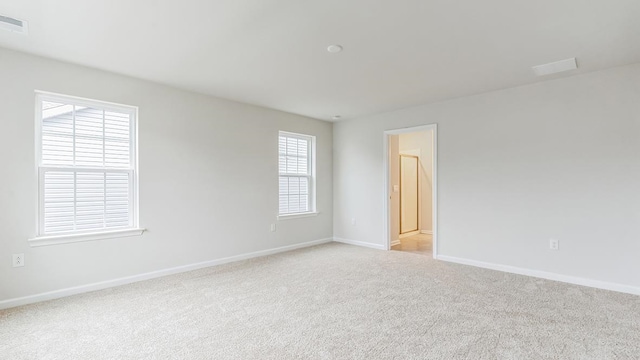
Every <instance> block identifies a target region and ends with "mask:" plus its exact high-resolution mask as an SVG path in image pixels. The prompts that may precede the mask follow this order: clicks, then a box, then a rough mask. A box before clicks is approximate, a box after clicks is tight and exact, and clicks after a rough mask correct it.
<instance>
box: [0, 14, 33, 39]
mask: <svg viewBox="0 0 640 360" xmlns="http://www.w3.org/2000/svg"><path fill="white" fill-rule="evenodd" d="M0 29H3V30H8V31H11V32H15V33H19V34H25V35H26V34H27V32H28V30H29V27H28V26H27V22H26V21H23V20H18V19H14V18H12V17H8V16H2V15H0Z"/></svg>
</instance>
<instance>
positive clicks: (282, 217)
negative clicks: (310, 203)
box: [278, 211, 320, 220]
mask: <svg viewBox="0 0 640 360" xmlns="http://www.w3.org/2000/svg"><path fill="white" fill-rule="evenodd" d="M318 214H320V213H319V212H317V211H314V212H306V213H299V214H291V215H278V220H290V219H299V218H306V217H312V216H318Z"/></svg>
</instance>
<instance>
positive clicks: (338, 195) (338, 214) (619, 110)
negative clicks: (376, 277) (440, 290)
mask: <svg viewBox="0 0 640 360" xmlns="http://www.w3.org/2000/svg"><path fill="white" fill-rule="evenodd" d="M432 123H437V124H438V166H439V167H438V176H439V178H438V184H439V187H438V201H439V204H438V206H439V214H438V227H439V238H438V241H439V242H438V246H439V253H440V254H442V255H448V256H453V257H459V258H466V259H472V260H477V261H484V262H488V263H496V264H504V265H511V266H516V267H521V268H526V269H536V270H540V271H546V272H552V273H557V274H564V275H570V276H576V277H582V278H587V279H595V280H601V281H608V282H615V283H620V284H627V285H631V286H640V275H639V274H640V261H638V254H640V240H639V239H640V64H636V65H630V66H625V67H618V68H612V69H609V70H605V71H600V72H593V73H588V74H585V75H580V76H574V77H568V78H561V79H556V80H551V81H546V82H541V83H537V84H534V85H529V86H523V87H518V88H511V89H506V90H502V91H496V92H491V93H486V94H482V95H477V96H472V97H466V98H460V99H455V100H451V101H446V102H441V103H436V104H430V105H424V106H419V107H413V108H408V109H403V110H399V111H394V112H389V113H384V114H380V115H376V116H370V117H365V118H360V119H356V120H351V121H344V122H339V123H337V124H335V125H334V236H336V237H340V238H344V239H350V240H355V241H360V242H365V243H371V244H378V245H382V244H384V234H383V223H384V221H385V219H384V217H385V214H384V211H383V195H382V192H383V177H384V174H383V156H385V154H383V131H385V130H389V129H396V128H402V127H410V126H418V125H423V124H432ZM352 217H355V218H356V219H357V220H358V221H357V225H356V226H351V224H350V222H349V219H351V218H352ZM550 237H555V238H557V239H559V240H560V250H559V251H551V250H549V243H548V239H549V238H550Z"/></svg>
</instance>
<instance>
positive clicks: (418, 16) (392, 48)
mask: <svg viewBox="0 0 640 360" xmlns="http://www.w3.org/2000/svg"><path fill="white" fill-rule="evenodd" d="M0 14H1V15H6V16H11V17H15V18H19V19H22V20H27V21H28V22H29V35H28V36H26V37H25V36H24V35H19V34H13V33H10V32H7V31H0V46H2V47H6V48H11V49H16V50H21V51H25V52H29V53H34V54H38V55H42V56H46V57H51V58H55V59H60V60H64V61H68V62H72V63H77V64H82V65H86V66H91V67H95V68H99V69H104V70H108V71H113V72H116V73H122V74H126V75H130V76H135V77H138V78H143V79H148V80H152V81H156V82H160V83H165V84H170V85H173V86H176V87H180V88H184V89H189V90H193V91H197V92H201V93H206V94H211V95H214V96H218V97H222V98H227V99H233V100H237V101H241V102H246V103H251V104H256V105H262V106H266V107H269V108H274V109H279V110H283V111H287V112H292V113H297V114H302V115H306V116H310V117H314V118H318V119H324V120H330V119H331V117H332V116H333V115H336V114H340V115H342V117H343V118H344V119H348V118H353V117H358V116H362V115H366V114H372V113H378V112H384V111H389V110H393V109H397V108H402V107H407V106H411V105H417V104H423V103H429V102H434V101H438V100H443V99H448V98H454V97H460V96H464V95H470V94H475V93H480V92H485V91H489V90H494V89H500V88H506V87H511V86H517V85H522V84H527V83H532V82H536V81H542V80H545V79H547V78H536V77H535V76H534V75H533V72H532V70H531V67H532V66H534V65H538V64H543V63H548V62H552V61H557V60H562V59H566V58H569V57H576V58H577V59H578V66H579V70H577V71H574V72H573V74H575V73H581V72H588V71H594V70H599V69H604V68H608V67H612V66H618V65H623V64H629V63H634V62H640V1H639V0H593V1H585V0H536V1H531V0H527V1H522V0H483V1H477V0H466V1H463V0H459V1H456V0H394V1H391V0H387V1H375V0H314V1H311V0H181V1H175V0H90V1H88V0H55V1H53V0H30V1H26V0H0ZM331 44H341V45H343V46H344V51H343V52H341V53H339V54H330V53H328V52H327V51H326V48H327V46H328V45H331ZM1 61H2V59H0V64H1ZM567 75H568V74H565V75H554V76H555V77H558V76H567ZM554 76H552V77H551V78H553V77H554Z"/></svg>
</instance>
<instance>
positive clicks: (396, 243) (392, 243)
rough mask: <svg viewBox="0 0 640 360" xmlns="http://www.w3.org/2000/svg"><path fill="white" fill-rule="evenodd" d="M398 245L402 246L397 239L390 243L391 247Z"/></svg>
mask: <svg viewBox="0 0 640 360" xmlns="http://www.w3.org/2000/svg"><path fill="white" fill-rule="evenodd" d="M400 244H402V242H401V241H400V239H398V240H393V241H392V242H391V246H396V245H400Z"/></svg>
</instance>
